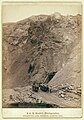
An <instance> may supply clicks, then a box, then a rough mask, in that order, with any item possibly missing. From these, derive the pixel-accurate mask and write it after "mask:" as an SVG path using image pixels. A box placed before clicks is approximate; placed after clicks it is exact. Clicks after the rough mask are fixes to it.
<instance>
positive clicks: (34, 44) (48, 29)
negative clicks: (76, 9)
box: [3, 13, 81, 106]
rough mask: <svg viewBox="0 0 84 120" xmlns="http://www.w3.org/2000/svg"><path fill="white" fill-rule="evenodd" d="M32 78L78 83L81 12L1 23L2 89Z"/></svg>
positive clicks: (25, 83) (51, 83) (52, 82)
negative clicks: (51, 76)
mask: <svg viewBox="0 0 84 120" xmlns="http://www.w3.org/2000/svg"><path fill="white" fill-rule="evenodd" d="M52 72H55V73H56V74H55V76H54V77H53V78H52V79H51V80H50V81H47V77H48V75H49V74H51V73H52ZM34 81H37V82H40V83H43V82H48V85H49V86H51V87H53V88H54V87H59V86H61V87H62V86H63V85H64V86H65V85H71V86H74V88H76V89H77V88H78V87H79V88H80V87H81V15H79V14H78V15H76V16H72V15H68V16H63V15H61V14H59V13H54V14H51V15H38V16H31V17H29V18H27V19H25V20H22V21H19V22H16V23H8V24H7V23H6V24H3V89H10V88H16V87H23V88H24V87H25V86H31V84H32V82H34ZM79 106H80V105H79Z"/></svg>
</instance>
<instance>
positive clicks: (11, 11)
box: [2, 2, 81, 23]
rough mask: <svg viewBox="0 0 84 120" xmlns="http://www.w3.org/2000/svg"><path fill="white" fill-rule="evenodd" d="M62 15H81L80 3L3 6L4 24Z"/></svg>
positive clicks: (9, 4) (8, 4)
mask: <svg viewBox="0 0 84 120" xmlns="http://www.w3.org/2000/svg"><path fill="white" fill-rule="evenodd" d="M55 12H59V13H61V14H62V15H76V14H81V4H80V3H38V2H37V3H4V4H3V5H2V23H7V22H17V21H19V20H23V19H25V18H28V17H30V16H32V15H40V14H47V15H49V14H53V13H55Z"/></svg>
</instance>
